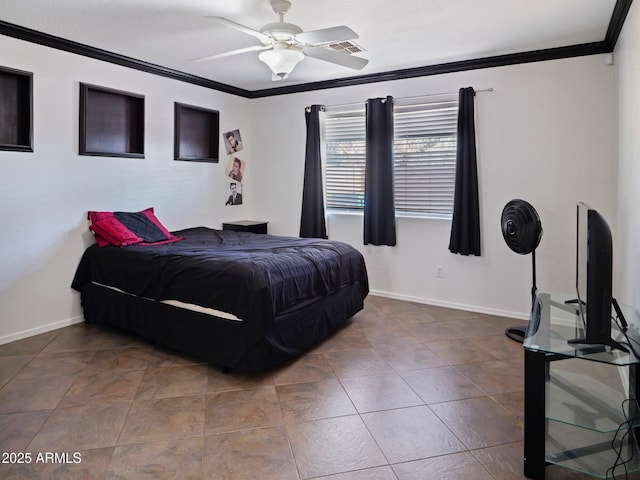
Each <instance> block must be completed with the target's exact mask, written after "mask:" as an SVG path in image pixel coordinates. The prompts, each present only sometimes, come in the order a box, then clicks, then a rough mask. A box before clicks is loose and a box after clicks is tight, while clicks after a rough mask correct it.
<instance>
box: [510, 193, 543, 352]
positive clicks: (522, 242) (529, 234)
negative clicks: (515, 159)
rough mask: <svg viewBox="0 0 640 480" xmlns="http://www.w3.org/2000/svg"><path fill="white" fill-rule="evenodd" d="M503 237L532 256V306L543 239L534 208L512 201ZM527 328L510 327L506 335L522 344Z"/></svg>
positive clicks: (520, 201) (519, 251)
mask: <svg viewBox="0 0 640 480" xmlns="http://www.w3.org/2000/svg"><path fill="white" fill-rule="evenodd" d="M501 224H502V236H503V237H504V241H505V242H507V245H508V246H509V248H510V249H511V250H513V251H514V252H516V253H518V254H520V255H528V254H529V253H530V254H531V263H532V276H533V282H532V285H531V305H532V306H533V301H534V299H535V294H536V289H537V287H536V248H537V246H538V245H539V244H540V239H541V238H542V224H541V223H540V217H539V216H538V212H536V209H535V208H533V206H532V205H531V204H530V203H528V202H526V201H524V200H520V199H514V200H511V201H510V202H509V203H507V204H506V205H505V206H504V209H503V210H502V217H501ZM525 332H526V327H523V326H516V327H509V328H507V329H506V330H505V332H504V333H505V335H506V336H507V337H509V338H510V339H512V340H515V341H517V342H520V343H522V342H523V341H524V336H525Z"/></svg>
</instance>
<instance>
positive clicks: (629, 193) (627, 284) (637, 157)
mask: <svg viewBox="0 0 640 480" xmlns="http://www.w3.org/2000/svg"><path fill="white" fill-rule="evenodd" d="M615 63H616V65H617V68H618V69H619V95H620V96H619V104H620V107H619V108H620V117H619V125H620V147H619V148H620V160H619V162H620V167H619V178H620V180H619V190H618V211H619V220H618V238H617V239H614V242H616V243H614V245H616V247H617V249H616V254H617V257H616V259H617V262H616V267H618V270H617V271H618V275H617V279H618V280H619V284H620V290H619V293H617V295H618V297H619V299H620V300H621V301H622V302H624V303H627V304H629V305H633V306H634V307H635V309H636V310H640V289H639V288H638V286H639V285H640V221H639V220H640V216H639V212H640V190H639V189H638V185H639V183H640V137H639V136H638V132H640V92H639V91H638V79H639V78H640V5H638V2H635V3H634V4H632V5H631V9H630V10H629V13H628V15H627V19H626V21H625V24H624V28H623V30H622V34H621V35H620V39H619V41H618V45H617V48H616V51H615Z"/></svg>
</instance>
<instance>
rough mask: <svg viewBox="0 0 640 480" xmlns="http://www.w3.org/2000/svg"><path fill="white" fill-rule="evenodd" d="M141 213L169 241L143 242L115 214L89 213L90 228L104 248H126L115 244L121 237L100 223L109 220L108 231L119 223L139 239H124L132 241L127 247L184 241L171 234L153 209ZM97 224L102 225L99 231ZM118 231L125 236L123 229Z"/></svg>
mask: <svg viewBox="0 0 640 480" xmlns="http://www.w3.org/2000/svg"><path fill="white" fill-rule="evenodd" d="M139 213H142V214H144V215H145V216H146V217H147V218H148V219H149V220H150V221H151V222H153V223H154V224H155V225H156V226H157V227H158V228H159V229H160V231H162V233H164V235H165V236H166V237H167V239H166V240H161V241H159V242H152V243H147V242H143V241H142V238H141V237H139V236H137V235H136V234H135V233H134V232H131V230H129V229H128V228H127V227H125V226H124V225H122V223H120V222H119V221H118V219H117V218H116V217H115V216H114V214H113V212H97V211H90V212H89V220H90V221H91V225H90V226H89V228H90V229H91V230H92V231H93V232H94V233H95V237H96V241H97V242H98V245H100V246H101V247H103V246H105V245H120V246H123V247H124V246H125V244H123V243H119V244H118V243H113V242H114V241H115V242H118V240H119V238H120V237H119V236H118V235H113V234H111V235H110V234H109V232H108V231H105V228H104V226H103V225H102V224H101V223H100V222H103V221H104V220H108V221H109V225H110V227H107V229H109V228H112V229H113V228H116V227H114V226H113V225H115V224H116V223H117V224H118V225H120V226H121V227H122V229H124V230H126V231H127V232H129V233H130V234H131V235H133V237H135V238H137V239H138V241H137V242H133V241H132V240H133V237H127V238H126V239H124V241H125V242H126V241H131V243H127V245H162V244H164V243H172V242H177V241H179V240H182V239H183V238H184V237H176V236H175V235H172V234H171V232H169V230H168V229H167V228H166V227H165V226H164V225H163V224H162V223H161V222H160V220H158V218H157V217H156V215H155V213H154V211H153V207H149V208H146V209H145V210H142V211H141V212H139ZM96 223H100V225H98V227H97V229H95V228H93V226H94V225H96ZM97 230H98V231H97ZM118 231H120V232H121V235H124V232H123V231H122V230H121V229H118ZM103 234H104V235H103ZM105 235H106V236H105Z"/></svg>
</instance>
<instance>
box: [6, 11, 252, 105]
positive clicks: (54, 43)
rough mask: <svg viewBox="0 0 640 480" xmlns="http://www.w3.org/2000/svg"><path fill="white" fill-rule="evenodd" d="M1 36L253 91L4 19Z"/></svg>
mask: <svg viewBox="0 0 640 480" xmlns="http://www.w3.org/2000/svg"><path fill="white" fill-rule="evenodd" d="M0 35H6V36H8V37H13V38H17V39H20V40H25V41H27V42H31V43H36V44H38V45H43V46H45V47H51V48H55V49H57V50H63V51H65V52H70V53H75V54H76V55H82V56H84V57H89V58H94V59H96V60H102V61H104V62H109V63H114V64H116V65H120V66H122V67H127V68H133V69H135V70H141V71H143V72H147V73H152V74H154V75H159V76H161V77H168V78H172V79H174V80H180V81H181V82H186V83H192V84H194V85H199V86H201V87H206V88H211V89H213V90H219V91H221V92H225V93H230V94H232V95H239V96H241V97H248V95H249V94H250V93H251V92H250V91H249V90H245V89H243V88H238V87H234V86H232V85H227V84H225V83H220V82H214V81H213V80H209V79H206V78H202V77H198V76H196V75H191V74H189V73H185V72H181V71H179V70H174V69H172V68H167V67H163V66H161V65H156V64H154V63H150V62H145V61H143V60H138V59H136V58H132V57H127V56H125V55H120V54H118V53H113V52H109V51H107V50H102V49H100V48H96V47H91V46H89V45H85V44H82V43H78V42H73V41H71V40H67V39H65V38H61V37H56V36H54V35H49V34H48V33H42V32H38V31H37V30H32V29H30V28H26V27H22V26H20V25H14V24H12V23H8V22H4V21H2V20H0Z"/></svg>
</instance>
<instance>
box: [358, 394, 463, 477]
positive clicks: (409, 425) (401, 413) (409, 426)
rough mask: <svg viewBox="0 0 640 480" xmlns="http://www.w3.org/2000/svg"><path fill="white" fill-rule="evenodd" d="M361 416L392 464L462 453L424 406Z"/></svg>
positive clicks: (437, 419) (448, 433) (460, 444)
mask: <svg viewBox="0 0 640 480" xmlns="http://www.w3.org/2000/svg"><path fill="white" fill-rule="evenodd" d="M361 417H362V420H363V421H364V422H365V424H366V425H367V428H368V429H369V431H370V432H371V434H372V435H373V436H374V438H375V440H376V442H377V444H378V445H379V446H380V448H381V449H382V451H383V452H384V455H385V457H386V458H387V460H388V461H389V463H392V464H393V463H400V462H408V461H410V460H419V459H423V458H429V457H435V456H437V455H446V454H449V453H455V452H461V451H463V450H465V447H464V445H463V444H462V443H461V442H460V441H459V440H458V439H457V438H456V437H455V436H454V435H453V433H451V431H450V430H449V429H448V428H447V426H446V425H445V424H444V423H443V422H442V421H441V420H440V419H439V418H438V417H436V415H434V413H433V412H432V411H431V410H430V409H429V407H427V406H419V407H409V408H401V409H397V410H385V411H382V412H373V413H365V414H363V415H361Z"/></svg>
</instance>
